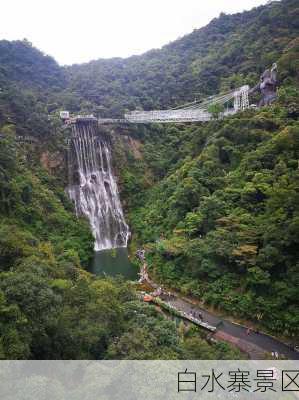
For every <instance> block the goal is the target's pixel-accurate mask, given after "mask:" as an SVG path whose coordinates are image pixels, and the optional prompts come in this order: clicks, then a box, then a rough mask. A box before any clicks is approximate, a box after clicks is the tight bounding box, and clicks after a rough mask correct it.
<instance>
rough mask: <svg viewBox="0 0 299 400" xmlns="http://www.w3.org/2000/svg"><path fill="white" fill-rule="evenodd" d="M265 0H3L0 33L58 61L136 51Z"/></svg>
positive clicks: (141, 51)
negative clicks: (23, 40)
mask: <svg viewBox="0 0 299 400" xmlns="http://www.w3.org/2000/svg"><path fill="white" fill-rule="evenodd" d="M266 2H267V1H266V0H80V1H77V0H73V1H71V0H69V1H66V0H2V1H1V22H0V39H8V40H15V39H23V38H27V39H28V40H29V41H31V42H32V43H33V44H34V46H36V47H38V48H39V49H40V50H42V51H43V52H45V53H47V54H50V55H51V56H53V57H55V59H56V60H57V61H58V62H59V63H60V64H73V63H81V62H87V61H90V60H92V59H97V58H108V57H127V56H130V55H132V54H140V53H143V52H145V51H147V50H150V49H152V48H158V47H161V46H163V45H164V44H166V43H168V42H170V41H173V40H175V39H177V38H178V37H180V36H183V35H184V34H186V33H189V32H191V31H192V30H193V29H195V28H200V27H202V26H204V25H206V24H207V23H208V22H209V21H210V20H211V19H213V18H214V17H217V16H218V15H219V13H220V12H221V11H223V12H225V13H228V14H231V13H235V12H238V11H243V10H248V9H251V8H253V7H255V6H258V5H260V4H265V3H266Z"/></svg>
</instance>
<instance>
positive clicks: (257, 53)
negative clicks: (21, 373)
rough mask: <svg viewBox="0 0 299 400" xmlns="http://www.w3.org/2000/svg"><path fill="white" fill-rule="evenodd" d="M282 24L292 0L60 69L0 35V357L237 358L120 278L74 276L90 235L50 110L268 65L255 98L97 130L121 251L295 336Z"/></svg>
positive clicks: (298, 85)
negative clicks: (114, 189) (111, 181)
mask: <svg viewBox="0 0 299 400" xmlns="http://www.w3.org/2000/svg"><path fill="white" fill-rule="evenodd" d="M298 21H299V6H298V1H297V0H282V1H280V2H273V3H271V4H268V5H265V6H261V7H258V8H254V9H252V10H251V11H246V12H243V13H239V14H234V15H226V14H221V15H220V16H219V18H215V19H214V20H212V21H211V22H210V23H209V24H208V25H207V26H206V27H204V28H201V29H197V30H194V31H193V32H192V33H191V34H189V35H186V36H184V37H182V38H181V39H179V40H177V41H174V42H172V43H170V44H168V45H166V46H164V47H163V48H162V49H159V50H152V51H149V52H147V53H145V54H143V55H141V56H133V57H130V58H127V59H121V58H114V59H108V60H103V59H100V60H96V61H92V62H89V63H86V64H81V65H72V66H67V67H61V66H59V65H58V64H57V63H56V61H55V60H54V59H53V58H51V57H50V56H47V55H45V54H43V53H42V52H41V51H39V50H38V49H36V48H35V47H34V45H33V44H32V43H30V42H29V41H28V40H23V41H7V40H2V41H0V359H240V358H244V357H245V355H244V354H243V353H241V352H240V351H239V350H237V349H235V348H232V347H230V346H229V345H228V344H225V343H223V342H218V343H217V344H211V343H209V342H208V341H207V340H206V335H205V334H204V332H203V331H202V330H200V329H199V328H195V327H191V326H188V327H186V326H185V325H184V324H182V323H181V324H179V325H176V324H175V322H174V321H173V320H171V319H169V318H165V315H164V314H163V313H161V311H159V310H158V309H157V307H155V306H153V305H148V304H144V303H143V302H140V301H139V300H138V298H137V296H136V288H135V285H134V284H133V283H132V282H128V281H125V280H124V279H122V278H121V277H118V278H104V277H102V278H100V277H96V276H94V275H92V274H90V273H89V272H87V270H88V266H89V264H90V262H91V259H92V256H93V241H94V239H93V236H92V233H91V230H90V227H89V224H88V222H87V221H86V220H85V219H84V218H79V219H78V218H77V217H76V216H75V212H74V207H73V204H72V203H71V201H70V200H69V199H68V196H67V194H66V192H65V188H66V186H67V181H68V176H67V168H66V149H67V144H66V140H65V139H66V135H67V133H66V131H65V130H63V129H62V122H61V121H60V119H59V111H60V110H69V111H70V112H71V113H73V114H79V113H81V114H84V113H86V114H91V113H93V114H94V115H96V116H101V117H121V116H122V115H123V114H124V112H126V111H128V110H135V109H137V110H151V109H159V108H160V109H166V108H167V107H175V106H178V105H181V104H184V103H185V102H188V101H193V100H194V98H197V99H200V98H205V97H207V96H209V95H211V94H216V93H220V92H223V91H227V90H231V89H233V88H235V87H239V86H241V85H244V84H248V85H250V86H251V87H252V86H254V85H255V84H256V83H257V82H258V80H259V77H260V74H261V73H262V72H263V71H264V70H265V69H266V68H268V67H269V66H271V64H272V63H273V62H277V65H278V76H279V89H278V98H277V101H276V102H275V103H274V104H272V105H271V106H267V107H263V108H260V109H248V110H245V111H243V112H240V113H238V114H236V115H234V116H230V117H227V118H225V119H224V120H217V119H215V120H212V121H210V122H208V123H192V124H183V123H181V124H152V125H150V124H148V125H140V126H134V125H131V126H114V127H113V128H106V133H107V134H108V136H109V137H110V140H111V144H112V153H113V158H114V169H115V173H116V175H117V177H118V184H119V191H120V197H121V200H122V203H123V207H124V211H125V214H126V220H127V222H128V224H129V226H130V230H131V232H132V238H131V241H130V243H129V252H130V256H131V257H132V258H133V257H134V255H135V252H136V249H137V248H144V249H145V250H146V258H147V262H148V265H149V272H150V275H151V276H152V277H153V279H155V280H156V281H157V282H160V283H161V284H163V285H165V286H167V287H169V288H172V289H176V290H178V291H180V292H181V293H182V295H184V296H190V297H192V298H194V299H196V300H199V301H201V302H202V304H204V305H206V306H207V307H209V308H211V309H214V310H218V311H219V312H221V313H224V314H226V315H228V316H230V317H232V318H235V319H237V320H244V321H251V322H252V323H254V324H255V325H256V326H257V327H258V328H259V329H262V330H263V331H265V332H268V333H270V334H272V335H275V336H278V337H283V338H286V339H287V340H290V341H292V342H296V341H298V337H299V257H298V256H299V254H298V253H299V179H298V178H299V169H298V166H299V164H298V160H299V157H298V156H299V124H298V115H299V22H298ZM258 100H259V96H258V95H254V96H252V98H251V101H252V102H253V103H257V102H258ZM28 138H29V140H28ZM135 261H136V265H137V260H135Z"/></svg>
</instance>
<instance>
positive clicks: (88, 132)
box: [68, 121, 130, 251]
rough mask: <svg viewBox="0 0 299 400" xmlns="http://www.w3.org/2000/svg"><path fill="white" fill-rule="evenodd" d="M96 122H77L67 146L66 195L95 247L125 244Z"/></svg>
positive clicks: (125, 227)
mask: <svg viewBox="0 0 299 400" xmlns="http://www.w3.org/2000/svg"><path fill="white" fill-rule="evenodd" d="M98 133H99V132H98V126H97V122H94V121H77V122H76V123H75V124H74V125H73V126H72V139H71V141H70V146H69V157H68V164H69V186H68V194H69V197H70V198H71V200H73V202H74V203H75V209H76V214H77V215H85V216H86V217H87V218H88V220H89V222H90V225H91V229H92V232H93V235H94V237H95V250H96V251H99V250H105V249H112V248H117V247H126V246H127V242H128V238H129V235H130V232H129V227H128V225H127V224H126V222H125V218H124V215H123V211H122V207H121V203H120V199H119V194H118V190H117V184H116V180H115V177H114V175H113V172H112V165H111V153H110V147H109V144H108V141H107V139H106V138H105V136H104V135H98Z"/></svg>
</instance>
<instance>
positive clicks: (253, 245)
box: [120, 39, 299, 337]
mask: <svg viewBox="0 0 299 400" xmlns="http://www.w3.org/2000/svg"><path fill="white" fill-rule="evenodd" d="M298 62H299V42H298V39H295V40H293V41H292V42H291V43H290V44H289V45H288V46H287V48H286V49H285V52H284V53H283V55H282V56H281V57H280V58H279V60H278V65H279V70H280V77H281V86H280V89H279V98H278V101H277V102H276V103H275V104H274V105H272V106H271V107H265V108H263V109H260V110H247V111H244V112H243V113H239V114H237V115H235V116H233V117H230V118H227V119H225V120H224V121H212V122H210V123H207V124H197V125H196V124H193V125H188V124H186V125H183V124H182V125H179V126H175V125H173V126H172V125H168V126H167V127H166V128H165V127H158V126H157V127H155V128H150V127H148V128H144V129H143V131H142V130H139V131H137V132H135V137H136V138H139V140H140V141H141V143H142V144H140V146H139V147H140V148H142V152H143V158H142V159H137V158H135V159H134V158H133V157H131V158H128V160H129V161H128V162H127V165H126V166H123V168H122V169H121V171H122V185H123V196H125V198H126V202H127V204H128V209H129V215H130V225H131V227H132V229H133V238H134V241H135V243H134V242H133V247H134V246H137V245H138V246H140V245H143V246H144V245H145V246H146V248H147V250H148V257H149V263H150V265H151V272H152V274H153V276H154V277H155V278H156V279H158V280H160V281H161V282H164V283H167V284H168V285H170V286H172V287H175V288H177V289H179V290H181V291H183V293H185V294H191V295H193V296H195V297H197V298H199V299H200V300H202V301H203V302H205V303H207V304H209V305H211V306H213V307H216V308H219V309H221V310H222V311H225V312H226V313H227V314H229V315H234V316H235V317H237V318H239V319H242V318H243V319H251V320H253V321H255V322H256V323H258V324H260V325H262V326H263V327H264V328H267V329H268V330H269V331H272V332H274V333H276V334H277V333H280V334H284V335H286V336H294V337H296V336H298V327H299V320H298V316H299V304H298V298H299V297H298V295H299V289H298V287H299V286H298V283H299V265H298V257H299V253H298V248H299V247H298V238H299V230H298V228H299V225H298V217H299V186H298V183H299V179H298V178H299V176H298V159H299V125H298V115H299V90H298V88H299V79H298ZM120 154H121V152H120Z"/></svg>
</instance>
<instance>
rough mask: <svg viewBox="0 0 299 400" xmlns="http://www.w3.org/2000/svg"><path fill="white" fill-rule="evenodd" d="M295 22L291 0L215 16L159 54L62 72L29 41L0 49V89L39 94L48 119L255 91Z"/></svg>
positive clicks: (297, 15)
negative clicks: (63, 112)
mask: <svg viewBox="0 0 299 400" xmlns="http://www.w3.org/2000/svg"><path fill="white" fill-rule="evenodd" d="M298 21H299V7H298V1H297V0H282V1H280V2H272V3H271V4H267V5H265V6H260V7H257V8H254V9H252V10H250V11H246V12H243V13H237V14H233V15H225V14H221V15H220V16H219V18H215V19H213V20H212V21H211V22H210V23H209V24H208V25H207V26H205V27H203V28H200V29H196V30H194V31H193V32H192V33H190V34H188V35H186V36H184V37H182V38H180V39H178V40H176V41H174V42H172V43H170V44H168V45H166V46H164V47H163V48H162V49H159V50H150V51H148V52H147V53H145V54H143V55H140V56H132V57H129V58H126V59H122V58H112V59H108V60H106V59H105V60H103V59H99V60H96V61H91V62H89V63H85V64H81V65H73V66H69V67H60V66H59V65H58V64H57V63H56V62H55V60H54V59H53V58H52V57H49V56H45V55H44V54H43V53H41V52H40V51H38V50H37V49H35V48H34V47H32V45H31V44H30V43H29V42H27V41H14V42H8V41H0V87H1V88H5V87H6V88H10V89H11V88H12V87H14V86H15V85H18V91H20V89H24V90H30V91H33V92H34V93H37V95H38V97H39V98H41V100H42V102H43V103H47V104H48V111H49V112H52V111H55V110H57V109H61V108H66V109H69V110H70V111H73V112H79V111H80V110H81V111H82V110H83V111H86V112H94V113H96V114H100V115H102V116H121V115H122V114H123V112H124V111H125V110H132V109H136V108H141V109H147V110H148V109H155V108H167V107H175V106H177V105H179V104H182V103H184V102H186V101H190V100H193V99H194V98H195V97H196V98H200V97H204V96H206V95H211V94H215V93H217V92H218V91H220V90H226V89H228V88H232V87H236V86H240V85H241V84H244V83H249V84H251V85H253V84H254V83H256V80H257V79H258V76H259V74H260V73H261V72H262V71H263V69H264V68H266V67H267V66H269V65H271V64H272V62H273V61H275V60H277V58H279V57H280V56H281V53H282V51H283V49H284V48H285V47H286V46H287V45H288V43H289V42H290V41H291V40H293V39H294V38H296V37H297V36H298V33H299V22H298ZM106 40H109V38H107V39H106ZM12 108H13V107H12ZM12 113H13V110H12ZM0 120H1V98H0Z"/></svg>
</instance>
